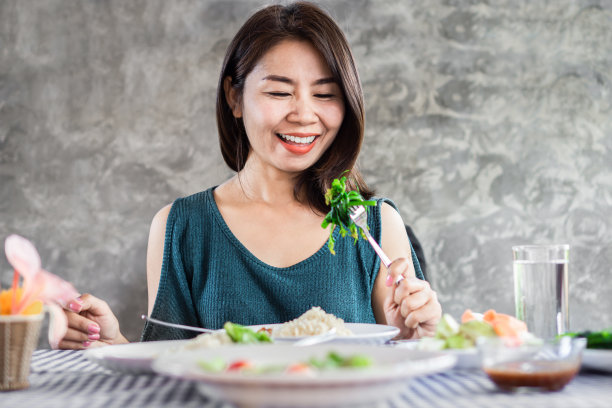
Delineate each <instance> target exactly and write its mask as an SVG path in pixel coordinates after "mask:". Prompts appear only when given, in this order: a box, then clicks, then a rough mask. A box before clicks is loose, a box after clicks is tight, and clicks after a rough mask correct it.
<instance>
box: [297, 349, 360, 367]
mask: <svg viewBox="0 0 612 408" xmlns="http://www.w3.org/2000/svg"><path fill="white" fill-rule="evenodd" d="M308 364H310V365H311V366H312V367H314V368H317V369H319V370H326V369H333V368H340V367H346V368H364V367H369V366H371V365H372V359H370V357H368V356H366V355H363V354H354V355H350V356H346V357H343V356H341V355H340V354H338V353H336V352H335V351H330V352H329V353H328V354H327V355H326V356H325V358H323V359H317V358H314V357H313V358H311V359H310V360H309V361H308Z"/></svg>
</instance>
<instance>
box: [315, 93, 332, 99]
mask: <svg viewBox="0 0 612 408" xmlns="http://www.w3.org/2000/svg"><path fill="white" fill-rule="evenodd" d="M333 97H334V94H324V93H322V94H315V98H319V99H331V98H333Z"/></svg>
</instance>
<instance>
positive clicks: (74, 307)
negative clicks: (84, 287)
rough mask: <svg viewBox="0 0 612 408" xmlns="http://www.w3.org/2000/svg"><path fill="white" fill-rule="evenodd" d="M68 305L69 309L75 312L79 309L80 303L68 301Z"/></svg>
mask: <svg viewBox="0 0 612 408" xmlns="http://www.w3.org/2000/svg"><path fill="white" fill-rule="evenodd" d="M68 307H69V308H70V310H72V311H73V312H76V313H78V312H80V311H81V304H80V303H77V302H75V301H72V302H70V304H69V305H68Z"/></svg>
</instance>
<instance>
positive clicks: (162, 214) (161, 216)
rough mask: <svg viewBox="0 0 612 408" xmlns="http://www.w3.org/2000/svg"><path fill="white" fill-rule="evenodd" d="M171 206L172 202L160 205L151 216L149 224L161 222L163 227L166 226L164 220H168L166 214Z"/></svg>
mask: <svg viewBox="0 0 612 408" xmlns="http://www.w3.org/2000/svg"><path fill="white" fill-rule="evenodd" d="M171 208H172V204H168V205H166V206H164V207H162V208H161V209H160V210H159V211H158V212H157V213H156V214H155V216H153V221H152V223H151V224H161V225H163V226H164V227H165V226H166V221H167V220H168V214H170V209H171Z"/></svg>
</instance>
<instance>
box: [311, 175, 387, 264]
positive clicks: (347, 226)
mask: <svg viewBox="0 0 612 408" xmlns="http://www.w3.org/2000/svg"><path fill="white" fill-rule="evenodd" d="M347 171H348V170H347ZM345 173H346V171H345ZM325 204H327V205H329V206H330V208H331V209H330V211H329V212H328V213H327V215H326V216H325V219H324V220H323V222H322V223H321V227H323V228H327V227H328V226H329V225H331V226H332V227H331V228H330V230H329V240H328V241H327V247H328V248H329V252H331V253H332V254H334V255H335V254H336V251H334V243H335V240H334V237H333V233H334V229H335V228H336V227H339V228H340V235H342V237H345V236H346V234H347V233H349V234H350V235H351V237H353V238H354V239H355V242H357V240H358V239H359V234H358V232H357V230H358V229H359V228H358V227H357V225H355V223H354V222H353V220H351V217H350V216H349V211H350V209H351V207H355V206H359V205H363V206H364V207H365V208H366V210H367V207H368V206H374V205H376V201H374V200H365V199H364V198H363V197H362V196H361V194H360V193H359V191H346V177H345V176H343V177H341V178H340V179H334V180H333V181H332V184H331V187H330V188H329V189H328V190H327V192H326V193H325ZM360 233H361V236H362V238H363V239H366V236H365V234H364V232H363V231H360Z"/></svg>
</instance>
